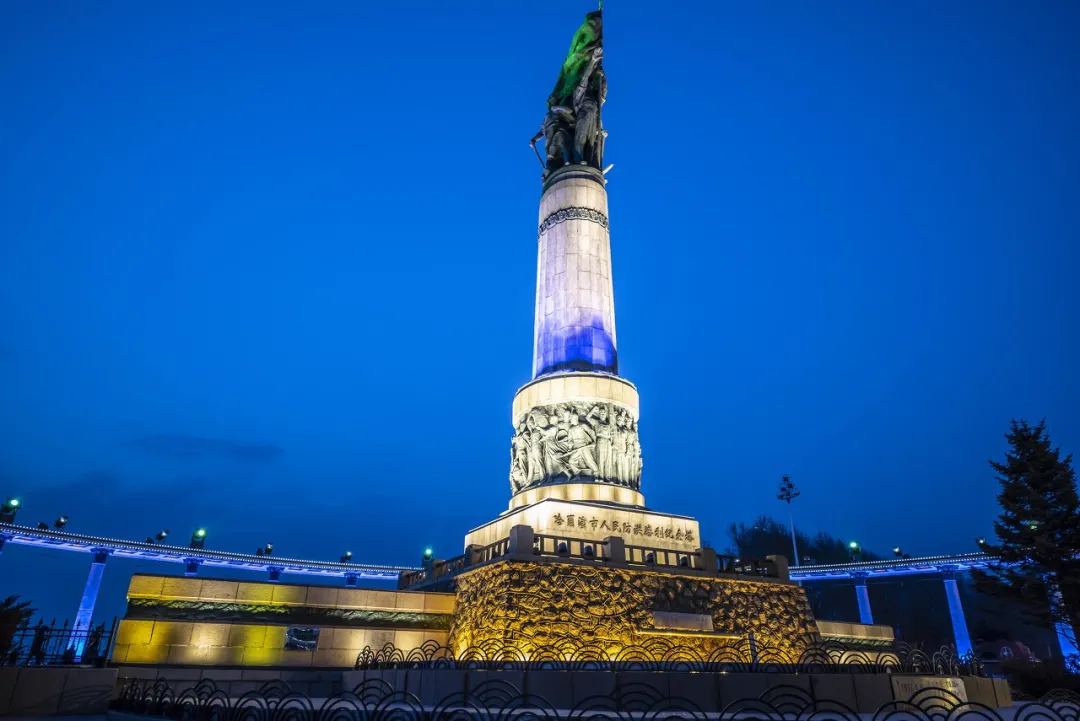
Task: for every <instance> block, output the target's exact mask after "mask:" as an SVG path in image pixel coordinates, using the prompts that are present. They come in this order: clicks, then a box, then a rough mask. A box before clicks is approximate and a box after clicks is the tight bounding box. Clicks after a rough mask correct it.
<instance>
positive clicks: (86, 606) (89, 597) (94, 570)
mask: <svg viewBox="0 0 1080 721" xmlns="http://www.w3.org/2000/svg"><path fill="white" fill-rule="evenodd" d="M92 553H93V554H94V560H93V562H91V564H90V574H89V575H88V576H87V577H86V588H84V589H83V595H82V600H80V601H79V612H78V613H77V614H75V624H74V625H73V626H72V627H71V641H70V643H69V644H68V645H69V647H70V646H74V647H75V660H76V661H81V660H82V653H83V648H85V646H86V638H87V636H88V635H89V634H90V624H91V623H92V622H93V620H94V604H96V603H97V597H98V591H99V590H100V589H101V577H102V576H103V575H104V574H105V561H106V560H107V559H108V558H109V551H108V549H105V548H95V549H94V550H93V551H92Z"/></svg>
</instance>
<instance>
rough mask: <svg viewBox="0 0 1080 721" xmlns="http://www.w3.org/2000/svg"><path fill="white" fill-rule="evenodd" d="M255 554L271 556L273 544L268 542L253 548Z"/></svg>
mask: <svg viewBox="0 0 1080 721" xmlns="http://www.w3.org/2000/svg"><path fill="white" fill-rule="evenodd" d="M255 555H256V556H272V555H274V544H272V543H268V544H266V545H265V546H260V547H259V548H256V549H255Z"/></svg>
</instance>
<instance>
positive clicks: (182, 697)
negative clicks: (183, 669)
mask: <svg viewBox="0 0 1080 721" xmlns="http://www.w3.org/2000/svg"><path fill="white" fill-rule="evenodd" d="M112 709H114V710H116V711H123V712H128V713H134V714H141V715H145V716H156V717H162V718H172V719H185V720H190V721H202V720H203V719H206V720H208V721H209V720H212V721H225V720H227V719H238V720H242V721H306V720H307V719H313V720H316V719H317V720H318V721H345V720H346V719H350V720H351V719H358V720H360V721H466V720H467V719H479V720H481V721H505V720H509V719H513V720H519V721H584V720H585V719H588V720H589V721H608V720H610V721H631V720H632V719H644V720H645V721H654V720H657V721H658V720H660V719H686V720H687V721H706V720H710V719H711V720H714V721H715V719H717V718H720V719H740V720H741V719H747V720H750V721H795V720H796V719H813V720H814V721H862V719H865V718H872V719H873V721H1006V719H1009V720H1010V721H1011V720H1012V719H1021V720H1030V721H1077V719H1078V717H1080V695H1076V694H1073V693H1070V692H1064V691H1056V692H1053V693H1050V694H1048V695H1047V696H1044V697H1043V698H1042V699H1041V700H1039V701H1037V702H1033V703H1026V704H1024V705H1023V706H1022V707H1020V708H1018V709H1012V710H1011V711H1012V713H1010V714H1009V715H1008V716H1003V715H1002V714H1001V713H1000V712H999V711H997V710H995V709H994V708H991V707H990V706H986V705H984V704H981V703H976V702H969V701H965V700H963V699H961V698H960V697H958V696H956V695H954V694H953V693H950V692H949V691H945V690H943V689H937V688H929V689H923V690H921V691H918V692H917V693H915V694H914V695H912V696H911V697H910V698H908V699H907V700H905V701H890V702H888V703H885V704H884V705H882V706H881V707H880V708H878V709H877V710H876V711H875V712H874V713H873V714H872V716H871V715H869V714H865V713H864V714H861V715H860V714H859V713H858V712H856V711H854V710H853V709H852V708H850V707H848V706H846V705H845V704H843V703H840V702H838V701H834V700H818V699H816V698H815V697H814V696H813V695H812V694H811V693H810V692H808V691H807V690H806V689H803V688H799V687H795V686H777V687H774V688H770V689H769V690H767V691H765V692H764V693H762V694H760V695H758V696H753V697H748V698H740V699H737V700H733V701H730V702H727V703H725V704H723V705H722V706H720V707H719V708H718V709H716V710H711V711H705V710H703V708H702V707H701V706H700V705H699V704H696V703H694V701H692V700H691V699H689V698H687V697H685V696H681V695H675V694H664V693H661V692H659V691H658V690H657V689H656V688H655V687H653V686H649V685H645V684H638V683H627V684H624V685H620V686H617V687H616V688H615V689H614V690H613V691H612V692H611V693H608V694H597V695H595V696H588V697H586V698H583V699H582V700H580V701H579V702H577V703H575V704H573V706H572V707H570V708H568V709H567V708H556V707H555V706H554V705H553V704H552V703H550V702H549V701H548V700H547V699H546V698H545V697H544V696H543V695H540V694H535V693H525V692H523V691H522V690H521V689H520V688H518V687H517V686H515V685H514V684H511V683H509V682H507V681H503V680H492V681H485V682H483V683H480V684H478V685H477V686H476V687H475V688H472V689H469V690H467V691H464V692H455V693H451V694H449V695H447V696H445V697H443V698H441V699H440V700H438V701H437V702H435V703H433V704H432V703H427V704H425V703H422V702H421V701H420V699H419V698H418V697H417V696H416V695H414V694H412V693H409V692H407V691H402V690H395V689H394V687H393V686H391V685H390V684H389V683H387V682H386V681H383V680H366V681H364V682H363V683H360V684H359V685H357V686H356V687H355V688H352V689H350V690H348V691H342V692H340V693H336V694H333V695H330V696H327V697H315V698H311V697H309V696H307V695H306V694H302V693H297V692H295V691H293V690H292V689H291V688H290V687H289V686H288V685H287V684H285V683H283V682H281V681H271V682H269V683H266V684H264V685H263V686H261V687H260V688H258V689H256V690H253V691H249V692H246V693H243V694H239V695H232V694H229V693H227V692H225V691H224V690H222V689H221V688H219V687H218V686H217V685H216V684H215V683H214V682H213V681H209V680H203V681H200V682H199V683H198V684H197V685H194V686H191V687H188V688H185V689H183V690H181V691H176V690H174V689H173V688H172V687H171V686H169V684H168V683H166V682H165V681H164V680H161V679H159V680H157V681H149V680H132V681H130V682H129V683H128V684H127V685H125V686H124V687H123V688H122V689H121V691H120V694H119V696H118V698H117V699H116V700H115V701H114V702H113V704H112Z"/></svg>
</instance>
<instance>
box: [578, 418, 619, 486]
mask: <svg viewBox="0 0 1080 721" xmlns="http://www.w3.org/2000/svg"><path fill="white" fill-rule="evenodd" d="M585 420H586V421H587V422H588V423H589V424H590V425H591V426H592V429H593V433H595V434H596V471H597V475H598V476H599V477H600V478H612V477H614V475H615V472H614V471H615V469H614V464H613V463H612V444H611V441H612V435H613V434H614V433H615V429H614V428H613V427H612V425H611V414H610V413H608V409H607V406H605V405H603V404H600V405H595V406H593V407H592V409H591V410H589V413H588V415H586V416H585Z"/></svg>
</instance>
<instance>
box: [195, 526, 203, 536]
mask: <svg viewBox="0 0 1080 721" xmlns="http://www.w3.org/2000/svg"><path fill="white" fill-rule="evenodd" d="M195 535H196V536H198V537H199V538H202V537H203V536H205V535H206V529H205V528H199V529H197V530H196V531H195Z"/></svg>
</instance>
